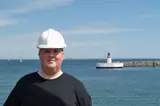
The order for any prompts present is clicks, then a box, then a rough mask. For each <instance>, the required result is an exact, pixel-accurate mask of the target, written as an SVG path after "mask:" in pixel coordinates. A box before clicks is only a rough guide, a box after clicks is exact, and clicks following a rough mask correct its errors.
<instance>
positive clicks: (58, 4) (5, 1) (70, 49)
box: [0, 0, 160, 59]
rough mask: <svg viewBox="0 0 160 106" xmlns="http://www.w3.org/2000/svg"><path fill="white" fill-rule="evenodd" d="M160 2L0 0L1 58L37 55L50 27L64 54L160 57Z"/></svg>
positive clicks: (34, 56) (78, 55)
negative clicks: (59, 36) (63, 42)
mask: <svg viewBox="0 0 160 106" xmlns="http://www.w3.org/2000/svg"><path fill="white" fill-rule="evenodd" d="M159 4H160V0H1V3H0V48H1V53H0V59H7V58H12V59H17V58H20V57H22V58H26V59H37V58H38V55H37V52H38V50H37V48H36V44H37V40H38V36H39V35H40V34H41V33H42V32H43V31H44V30H47V29H49V28H53V29H55V30H58V31H60V32H61V33H62V34H63V35H64V38H65V40H66V43H67V48H66V49H65V58H104V57H105V56H106V54H107V52H111V55H112V57H113V58H160V47H159V45H160V41H159V40H160V6H159Z"/></svg>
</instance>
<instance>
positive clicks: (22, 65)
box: [0, 59, 160, 106]
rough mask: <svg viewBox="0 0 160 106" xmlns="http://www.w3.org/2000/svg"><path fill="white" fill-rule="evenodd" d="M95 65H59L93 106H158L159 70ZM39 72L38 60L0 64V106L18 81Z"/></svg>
mask: <svg viewBox="0 0 160 106" xmlns="http://www.w3.org/2000/svg"><path fill="white" fill-rule="evenodd" d="M116 61H117V60H116ZM118 61H135V60H133V59H132V60H128V59H124V60H123V59H121V60H118ZM96 62H97V60H95V59H81V60H80V59H77V60H76V59H73V60H64V62H63V65H62V70H63V71H64V72H67V73H69V74H71V75H73V76H75V77H76V78H78V79H79V80H81V81H82V82H83V83H84V85H85V86H86V88H87V90H88V92H89V93H90V95H91V98H92V103H93V106H160V68H159V67H124V68H122V69H96ZM39 70H40V66H39V61H38V60H23V61H22V62H20V61H19V60H9V61H8V60H0V106H2V105H3V103H4V101H5V100H6V98H7V96H8V95H9V93H10V91H11V90H12V89H13V87H14V86H15V84H16V82H17V81H18V79H19V78H21V77H22V76H23V75H25V74H28V73H31V72H35V71H39Z"/></svg>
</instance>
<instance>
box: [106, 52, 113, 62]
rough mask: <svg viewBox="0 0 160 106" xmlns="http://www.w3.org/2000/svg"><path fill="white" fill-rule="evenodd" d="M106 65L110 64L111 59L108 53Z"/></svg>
mask: <svg viewBox="0 0 160 106" xmlns="http://www.w3.org/2000/svg"><path fill="white" fill-rule="evenodd" d="M107 63H112V57H111V54H110V53H109V52H108V56H107Z"/></svg>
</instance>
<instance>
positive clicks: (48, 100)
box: [4, 29, 92, 106]
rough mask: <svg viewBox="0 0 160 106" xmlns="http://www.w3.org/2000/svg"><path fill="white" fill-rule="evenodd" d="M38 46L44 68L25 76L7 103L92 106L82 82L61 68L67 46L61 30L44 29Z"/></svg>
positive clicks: (37, 105)
mask: <svg viewBox="0 0 160 106" xmlns="http://www.w3.org/2000/svg"><path fill="white" fill-rule="evenodd" d="M37 47H38V48H39V53H38V55H39V58H40V63H41V71H39V72H33V73H30V74H27V75H25V76H23V77H22V78H21V79H20V80H19V81H18V82H17V84H16V86H15V87H14V88H13V90H12V92H11V93H10V95H9V96H8V98H7V100H6V101H5V103H4V106H92V103H91V102H92V101H91V97H90V95H89V93H88V92H87V90H86V88H85V86H84V85H83V83H81V82H80V81H79V80H78V79H76V78H75V77H73V76H71V75H69V74H67V73H64V72H63V71H62V70H61V64H62V62H63V58H64V52H63V49H64V48H65V47H66V44H65V41H64V39H63V36H62V35H61V33H59V32H58V31H55V30H53V29H49V30H47V31H44V32H43V33H42V35H41V36H40V37H39V40H38V45H37Z"/></svg>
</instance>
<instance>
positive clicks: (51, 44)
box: [37, 29, 66, 49]
mask: <svg viewBox="0 0 160 106" xmlns="http://www.w3.org/2000/svg"><path fill="white" fill-rule="evenodd" d="M65 47H66V44H65V41H64V38H63V36H62V34H61V33H60V32H58V31H55V30H53V29H49V30H46V31H44V32H43V33H42V35H41V36H40V37H39V39H38V45H37V48H39V49H40V48H65Z"/></svg>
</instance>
